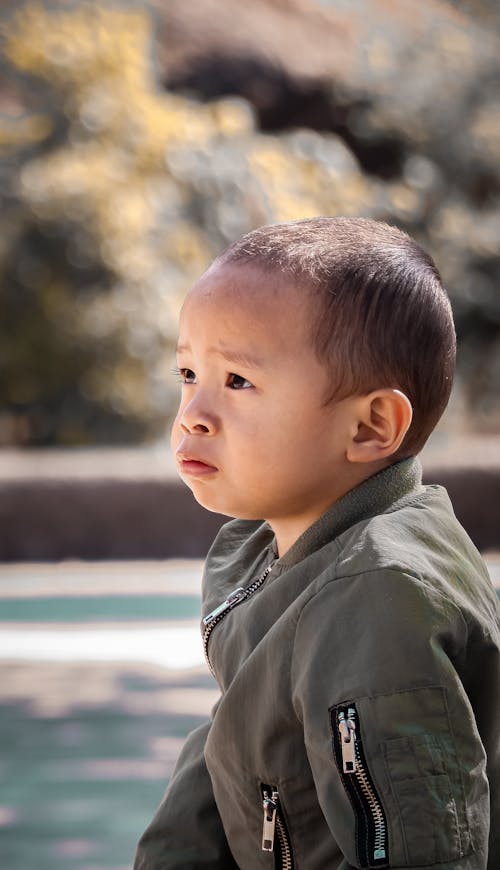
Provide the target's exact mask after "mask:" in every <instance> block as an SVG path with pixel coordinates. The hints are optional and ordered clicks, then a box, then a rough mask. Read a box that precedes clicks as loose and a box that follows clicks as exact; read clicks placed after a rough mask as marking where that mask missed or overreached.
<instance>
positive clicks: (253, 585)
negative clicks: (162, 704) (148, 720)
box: [135, 218, 500, 870]
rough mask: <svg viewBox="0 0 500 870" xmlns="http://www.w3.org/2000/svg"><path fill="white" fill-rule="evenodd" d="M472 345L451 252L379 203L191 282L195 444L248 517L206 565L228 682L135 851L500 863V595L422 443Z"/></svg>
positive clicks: (215, 483)
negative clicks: (440, 252)
mask: <svg viewBox="0 0 500 870" xmlns="http://www.w3.org/2000/svg"><path fill="white" fill-rule="evenodd" d="M454 358H455V332H454V327H453V320H452V315H451V310H450V305H449V302H448V298H447V296H446V294H445V292H444V290H443V288H442V286H441V283H440V278H439V275H438V272H437V270H436V268H435V266H434V264H433V262H432V260H431V258H430V257H429V256H428V255H427V254H425V253H424V252H423V251H422V250H421V249H420V248H419V247H418V245H417V244H416V243H415V242H414V241H413V240H411V239H410V238H409V237H408V236H406V235H405V234H404V233H402V232H400V231H399V230H397V229H395V228H393V227H389V226H387V225H386V224H383V223H377V222H375V221H369V220H361V219H345V218H318V219H315V220H305V221H299V222H295V223H289V224H281V225H276V226H270V227H263V228H262V229H259V230H256V231H254V232H252V233H249V234H248V235H247V236H245V237H244V238H243V239H242V240H241V241H239V242H236V243H235V244H233V245H232V246H231V247H229V248H228V249H227V251H225V252H224V253H223V254H222V255H221V256H220V257H219V258H218V259H217V260H216V261H215V262H214V263H213V264H212V266H211V267H210V268H209V270H208V271H207V272H206V273H205V274H204V275H203V276H202V278H201V279H200V280H199V281H198V283H197V284H196V285H195V286H194V288H193V289H192V290H191V292H190V293H189V295H188V297H187V299H186V302H185V304H184V307H183V311H182V316H181V323H180V338H179V346H178V366H179V371H180V377H181V380H182V399H181V404H180V408H179V413H178V415H177V418H176V420H175V423H174V427H173V434H172V445H173V449H174V451H175V454H176V457H177V462H178V467H179V473H180V475H181V477H182V479H183V480H184V482H185V483H186V484H187V485H188V486H189V487H190V488H191V489H192V491H193V494H194V496H195V498H196V499H197V501H198V502H199V503H200V504H202V505H203V506H204V507H206V508H208V510H211V511H217V512H220V513H223V514H227V515H229V516H233V517H237V518H238V519H235V520H233V521H232V522H229V523H228V524H227V525H225V526H224V527H223V528H222V530H221V531H220V533H219V535H218V536H217V539H216V541H215V543H214V545H213V547H212V549H211V551H210V553H209V555H208V558H207V563H206V570H205V574H204V580H203V616H204V619H203V625H202V631H203V636H204V646H205V652H206V655H207V660H208V662H209V665H210V668H211V669H212V671H213V673H214V674H215V677H216V679H217V682H218V684H219V686H220V690H221V698H220V700H219V702H218V704H217V705H216V707H215V709H214V711H213V716H212V720H211V722H210V723H209V724H207V725H206V726H203V727H201V728H199V729H197V730H196V731H194V732H193V733H192V734H191V735H190V736H189V737H188V739H187V742H186V744H185V746H184V749H183V751H182V753H181V756H180V758H179V761H178V763H177V767H176V770H175V772H174V775H173V777H172V781H171V783H170V786H169V788H168V790H167V793H166V796H165V798H164V801H163V803H162V804H161V806H160V808H159V810H158V812H157V815H156V817H155V818H154V820H153V821H152V823H151V825H150V826H149V828H148V830H147V831H146V832H145V834H144V835H143V837H142V839H141V841H140V843H139V847H138V852H137V858H136V864H135V867H136V870H191V868H200V870H201V868H204V870H208V868H242V870H257V868H273V867H278V868H294V870H327V868H328V870H334V868H338V870H347V868H352V867H357V868H359V867H393V868H396V867H419V868H422V867H427V868H428V867H433V868H440V870H484V868H488V870H498V868H499V867H500V839H499V834H500V824H499V821H500V820H499V817H498V791H499V784H500V757H499V740H498V737H499V730H500V728H499V726H500V706H499V701H500V695H499V679H498V678H499V658H498V652H499V645H500V643H499V641H500V638H499V630H498V624H497V599H496V596H495V593H494V591H493V589H492V586H491V583H490V581H489V579H488V576H487V572H486V570H485V567H484V565H483V562H482V561H481V558H480V556H479V555H478V553H477V551H476V550H475V548H474V546H473V545H472V543H471V542H470V540H469V538H468V537H467V535H466V533H465V532H464V530H463V529H462V528H461V526H460V525H459V523H458V522H457V520H456V519H455V516H454V514H453V511H452V508H451V504H450V502H449V499H448V497H447V495H446V492H445V491H444V490H443V489H442V488H441V487H438V486H427V487H424V486H422V484H421V469H420V465H419V462H418V460H417V459H415V458H414V457H415V456H416V454H417V453H418V452H419V451H420V450H421V448H422V446H423V445H424V443H425V441H426V439H427V437H428V436H429V434H430V432H431V431H432V430H433V428H434V426H435V425H436V422H437V421H438V419H439V417H440V416H441V414H442V412H443V410H444V408H445V406H446V404H447V401H448V397H449V394H450V389H451V384H452V376H453V369H454ZM240 393H241V395H240Z"/></svg>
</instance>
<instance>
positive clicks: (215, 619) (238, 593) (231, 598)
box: [203, 560, 276, 676]
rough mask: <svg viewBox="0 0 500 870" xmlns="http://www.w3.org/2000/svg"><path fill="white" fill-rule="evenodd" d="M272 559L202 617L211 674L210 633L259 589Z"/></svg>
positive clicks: (268, 571) (204, 640)
mask: <svg viewBox="0 0 500 870" xmlns="http://www.w3.org/2000/svg"><path fill="white" fill-rule="evenodd" d="M275 561H276V560H274V561H273V562H271V564H270V565H268V566H267V568H266V570H265V571H263V573H262V574H261V575H260V577H257V579H256V580H254V581H253V583H250V585H249V586H246V587H245V588H243V587H242V586H238V588H237V589H234V590H233V591H232V592H231V593H230V594H229V595H228V596H227V598H226V599H225V601H223V602H222V604H218V605H217V607H215V608H214V609H213V610H212V611H211V612H210V613H208V614H207V615H206V616H204V617H203V625H204V626H205V631H204V632H203V650H204V653H205V659H206V662H207V665H208V667H209V668H210V672H211V674H212V676H215V674H214V669H213V667H212V663H211V661H210V658H209V656H208V641H209V640H210V635H211V634H212V631H213V630H214V628H215V626H216V625H218V624H219V622H222V620H223V619H224V617H225V616H227V614H228V613H229V611H230V610H232V609H233V608H234V607H236V605H238V604H241V602H242V601H246V599H247V598H250V596H251V595H253V593H254V592H257V589H260V587H261V586H262V584H263V583H264V580H265V579H266V577H267V576H268V574H269V573H270V571H271V568H272V567H273V565H274V562H275Z"/></svg>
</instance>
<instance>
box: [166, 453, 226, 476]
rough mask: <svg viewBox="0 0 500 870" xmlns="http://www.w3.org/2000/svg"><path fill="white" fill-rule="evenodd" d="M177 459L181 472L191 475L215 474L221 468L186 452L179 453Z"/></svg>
mask: <svg viewBox="0 0 500 870" xmlns="http://www.w3.org/2000/svg"><path fill="white" fill-rule="evenodd" d="M176 459H177V466H178V468H179V472H180V473H181V474H185V475H189V476H191V477H203V476H204V475H206V474H213V473H214V472H216V471H218V470H219V469H218V468H216V466H215V465H210V463H208V462H205V461H204V460H203V459H196V458H195V457H193V456H189V455H187V454H185V453H180V452H179V453H177V454H176Z"/></svg>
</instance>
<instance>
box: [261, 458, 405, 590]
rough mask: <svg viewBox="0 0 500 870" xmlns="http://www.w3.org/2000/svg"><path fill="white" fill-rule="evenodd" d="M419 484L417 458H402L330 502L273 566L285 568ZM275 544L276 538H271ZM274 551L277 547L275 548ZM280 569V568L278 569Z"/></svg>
mask: <svg viewBox="0 0 500 870" xmlns="http://www.w3.org/2000/svg"><path fill="white" fill-rule="evenodd" d="M421 485H422V466H421V465H420V462H419V461H418V459H415V458H414V457H411V458H410V459H403V460H402V461H401V462H397V463H395V464H394V465H391V466H389V468H384V470H383V471H379V472H378V474H375V475H373V477H369V478H368V479H367V480H365V481H363V483H361V484H360V485H359V486H356V487H355V488H354V489H352V490H351V491H350V492H348V493H347V494H346V495H345V496H343V498H341V499H340V500H339V501H338V502H336V503H335V504H334V505H332V507H331V508H329V509H328V510H327V511H326V513H324V514H323V515H322V516H321V517H320V518H319V519H318V520H316V522H315V523H313V525H312V526H310V527H309V528H308V529H306V531H305V532H303V534H302V535H301V536H300V538H298V539H297V540H296V541H295V543H294V544H293V546H292V547H290V549H289V550H287V552H286V553H285V554H284V556H282V557H281V559H279V560H278V562H277V563H276V567H278V566H279V568H280V569H281V570H286V569H288V568H291V567H292V566H293V565H296V564H297V562H301V561H302V559H304V558H305V557H306V556H309V555H310V554H311V553H313V552H314V551H315V550H319V549H320V548H321V547H323V546H324V545H325V544H327V543H329V542H330V541H332V540H333V539H334V538H337V537H338V536H339V535H340V534H342V532H345V531H347V529H349V528H350V527H351V526H353V525H355V523H358V522H360V521H361V520H365V519H369V517H373V516H376V515H378V514H382V513H385V512H386V511H389V510H390V509H391V508H393V506H394V504H395V503H396V502H399V501H400V500H401V499H404V498H407V497H408V496H415V495H416V494H417V493H418V492H419V490H420V489H421ZM273 547H274V548H275V547H276V540H274V542H273ZM275 553H276V549H275ZM280 573H281V571H280Z"/></svg>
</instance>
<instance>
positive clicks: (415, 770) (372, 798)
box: [292, 569, 500, 870]
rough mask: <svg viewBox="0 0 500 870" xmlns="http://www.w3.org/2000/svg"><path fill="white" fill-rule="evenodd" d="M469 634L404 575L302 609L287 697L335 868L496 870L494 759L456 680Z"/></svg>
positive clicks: (342, 584) (457, 615)
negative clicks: (336, 852)
mask: <svg viewBox="0 0 500 870" xmlns="http://www.w3.org/2000/svg"><path fill="white" fill-rule="evenodd" d="M468 640H469V639H468V625H467V623H466V622H465V620H464V618H463V617H462V614H461V612H460V611H459V610H458V608H457V607H456V606H455V605H454V604H453V603H452V602H451V600H449V599H447V598H446V597H445V596H443V595H441V594H440V593H438V592H436V590H435V589H434V590H432V589H429V588H428V584H426V583H425V581H424V580H419V579H418V578H415V577H411V576H408V575H407V574H404V573H402V572H399V571H397V570H390V569H388V570H383V571H382V570H378V571H372V572H366V573H364V574H362V575H361V576H359V575H358V576H354V577H348V578H344V579H342V578H339V579H336V580H333V581H330V582H328V583H327V584H326V585H324V586H323V587H322V588H321V589H320V591H318V592H317V593H316V594H315V595H314V596H313V597H312V598H311V599H310V600H309V602H308V603H307V604H306V605H305V607H304V609H303V610H302V613H301V615H300V618H299V620H298V624H297V630H296V637H295V645H294V653H293V660H292V693H293V703H294V707H295V710H296V713H297V715H298V717H299V718H300V720H301V721H302V723H303V728H304V739H305V745H306V750H307V754H308V758H309V762H310V766H311V770H312V774H313V778H314V781H315V786H316V791H317V795H318V800H319V803H320V806H321V808H322V811H323V814H324V816H325V818H326V821H327V823H328V825H329V827H330V829H331V831H332V834H333V837H334V839H335V840H336V842H337V843H338V845H339V847H340V849H341V852H342V854H343V855H344V859H345V861H344V862H343V864H342V867H341V870H347V868H351V867H355V868H361V867H387V866H389V867H391V868H403V867H414V868H416V867H418V868H422V867H425V868H436V870H486V868H487V867H488V868H493V867H494V866H495V865H494V864H493V863H491V860H492V856H491V854H490V863H488V837H489V826H490V808H489V784H488V777H487V759H486V753H485V749H484V746H483V743H482V741H481V738H480V734H479V731H478V727H477V723H476V718H475V715H474V711H473V709H472V706H471V703H470V701H469V698H468V695H467V693H466V691H465V689H464V683H463V679H462V676H463V675H459V673H458V670H459V669H460V668H461V667H462V666H465V662H466V650H467V646H468ZM481 676H483V674H482V673H481V672H480V673H477V674H476V678H477V679H481ZM485 688H486V690H488V687H485ZM489 689H490V691H491V692H492V693H496V692H497V691H498V688H497V686H495V685H491V686H490V687H489ZM496 866H500V865H496Z"/></svg>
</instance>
